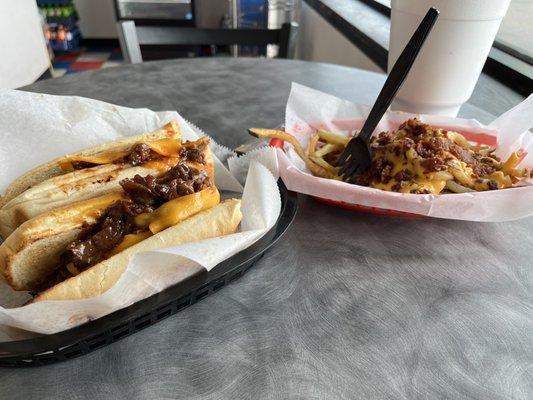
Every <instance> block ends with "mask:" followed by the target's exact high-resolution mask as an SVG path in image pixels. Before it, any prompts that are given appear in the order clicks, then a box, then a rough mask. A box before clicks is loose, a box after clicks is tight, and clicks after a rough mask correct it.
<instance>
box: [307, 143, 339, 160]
mask: <svg viewBox="0 0 533 400" xmlns="http://www.w3.org/2000/svg"><path fill="white" fill-rule="evenodd" d="M343 149H344V147H343V146H341V145H339V144H329V143H328V144H326V145H324V146H322V147H321V148H320V149H318V150H317V151H315V152H314V154H313V155H314V156H315V157H320V158H322V157H324V156H325V155H326V154H329V153H331V152H333V151H338V150H343Z"/></svg>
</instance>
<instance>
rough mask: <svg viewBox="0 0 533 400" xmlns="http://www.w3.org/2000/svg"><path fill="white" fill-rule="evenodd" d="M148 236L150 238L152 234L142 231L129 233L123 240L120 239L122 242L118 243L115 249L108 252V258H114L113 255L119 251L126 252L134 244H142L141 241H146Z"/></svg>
mask: <svg viewBox="0 0 533 400" xmlns="http://www.w3.org/2000/svg"><path fill="white" fill-rule="evenodd" d="M150 236H152V232H150V231H144V232H140V233H130V234H129V235H126V236H124V239H122V242H120V243H119V244H118V246H117V247H115V248H114V249H113V250H111V251H110V252H109V254H108V257H111V256H114V255H115V254H118V253H120V252H121V251H123V250H126V249H127V248H128V247H131V246H133V245H134V244H137V243H139V242H142V241H143V240H145V239H148V238H149V237H150Z"/></svg>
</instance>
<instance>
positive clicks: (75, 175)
mask: <svg viewBox="0 0 533 400" xmlns="http://www.w3.org/2000/svg"><path fill="white" fill-rule="evenodd" d="M178 163H185V164H186V165H188V166H189V167H193V168H197V169H200V170H206V171H208V172H209V175H212V174H213V168H214V166H213V161H212V157H211V154H210V150H209V146H208V139H207V138H201V139H199V140H197V141H194V142H185V143H182V142H181V139H180V132H179V125H178V124H177V123H176V122H171V123H169V124H167V125H165V127H164V128H162V129H161V130H159V131H156V132H153V133H151V134H147V135H140V136H137V137H134V138H128V139H127V140H123V141H119V142H113V143H110V144H107V145H104V146H99V147H97V148H95V149H90V150H85V151H82V152H80V153H77V154H74V155H68V156H65V157H63V158H61V159H57V160H55V161H54V162H51V163H48V164H46V165H44V166H41V167H38V168H36V169H34V170H33V171H30V173H28V174H25V175H24V176H23V177H21V178H19V179H18V180H17V181H20V180H22V181H25V182H29V181H31V183H32V184H31V187H30V188H28V189H26V190H24V191H23V192H22V193H19V194H18V195H16V196H14V197H13V196H12V195H13V194H14V193H15V192H17V191H18V190H19V188H20V187H21V186H27V185H28V183H26V184H24V185H21V184H19V183H17V181H15V183H13V184H12V185H11V186H10V187H9V188H8V190H7V191H6V196H4V199H3V200H4V201H5V200H6V199H9V198H10V197H11V198H10V199H9V200H8V201H7V202H5V203H4V205H3V207H1V208H0V235H1V236H2V237H4V238H7V237H8V236H9V235H10V234H11V232H13V231H14V230H15V229H16V228H17V227H18V226H19V225H20V224H22V223H23V222H25V221H27V220H29V219H31V218H33V217H36V216H38V215H40V214H42V213H45V212H48V211H50V210H53V209H55V208H59V207H62V206H65V205H68V204H72V203H74V202H78V201H81V200H86V199H90V198H93V197H97V196H101V195H103V194H106V193H111V192H115V191H119V190H120V184H119V182H120V181H121V180H123V179H127V178H133V177H134V176H135V175H141V176H145V175H148V174H150V175H154V176H158V175H161V174H163V173H165V172H166V171H168V170H169V169H171V168H172V167H174V166H175V165H177V164H178ZM46 168H48V169H47V175H48V176H49V177H48V178H47V179H44V180H42V181H41V182H37V177H39V176H41V177H42V176H43V175H42V174H39V173H35V171H38V170H43V171H44V170H45V169H46ZM53 174H55V175H54V176H50V175H53ZM25 177H26V178H28V179H25Z"/></svg>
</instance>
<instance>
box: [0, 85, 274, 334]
mask: <svg viewBox="0 0 533 400" xmlns="http://www.w3.org/2000/svg"><path fill="white" fill-rule="evenodd" d="M172 119H175V120H177V121H178V122H179V124H180V127H181V130H182V136H183V138H184V139H185V140H194V139H196V138H198V137H199V136H200V135H202V134H203V132H201V131H200V130H199V129H198V128H196V127H191V126H190V124H188V123H187V122H186V121H185V120H184V119H183V118H182V117H181V116H180V115H179V114H178V113H177V112H168V111H167V112H153V111H150V110H147V109H130V108H126V107H120V106H115V105H112V104H108V103H104V102H100V101H96V100H91V99H85V98H80V97H63V96H50V95H43V94H34V93H26V92H20V91H11V90H9V91H7V90H3V91H0V140H1V141H2V143H3V145H2V147H1V148H0V163H1V164H2V166H4V167H5V168H2V169H0V190H1V191H3V190H4V189H5V188H6V187H7V185H8V184H9V182H11V181H12V180H13V179H15V178H16V177H17V176H19V175H20V174H21V173H23V172H25V171H26V170H28V169H30V168H32V167H34V166H35V165H37V164H39V163H42V162H45V161H47V160H50V159H53V158H55V157H58V156H61V155H62V154H65V153H69V152H73V151H75V150H78V149H81V148H85V147H88V146H91V145H95V144H98V143H101V142H103V141H109V140H114V139H118V138H120V137H123V136H129V135H135V134H140V133H144V132H149V131H152V130H155V129H158V128H160V127H161V126H163V125H164V124H165V123H167V122H169V121H170V120H172ZM212 148H213V150H214V152H215V154H220V155H221V156H222V157H224V158H227V157H228V156H230V155H231V154H233V153H231V151H230V150H229V149H227V148H224V147H223V146H219V145H217V144H213V145H212ZM243 168H245V169H246V170H245V171H244V170H238V171H236V173H238V174H239V175H242V174H247V179H246V184H245V186H244V188H243V187H242V186H241V184H240V183H239V182H238V180H237V179H235V177H233V175H231V173H230V172H229V171H228V170H227V169H226V168H225V167H224V165H223V164H222V163H221V162H220V160H219V159H218V158H217V157H216V156H215V173H216V181H217V187H218V188H219V190H221V192H222V193H223V195H224V193H225V192H242V205H241V209H242V212H243V220H242V222H241V226H240V229H239V231H238V232H237V233H235V234H232V235H228V236H224V237H218V238H214V239H208V240H204V241H200V242H195V243H188V244H184V245H181V246H176V247H171V248H166V249H160V250H157V251H151V252H145V253H142V254H138V255H136V256H134V257H132V259H131V260H130V263H129V265H128V268H127V269H126V271H125V272H124V274H123V275H122V276H121V278H120V279H119V281H118V282H117V283H116V284H115V285H114V286H113V287H112V288H111V289H110V290H108V291H107V292H105V293H104V294H102V295H101V296H98V297H95V298H92V299H85V300H71V301H44V302H39V303H35V304H29V305H26V306H20V305H21V304H23V303H24V302H25V301H26V300H27V299H28V298H29V297H28V295H27V294H26V293H24V292H15V291H13V290H11V288H9V287H8V286H7V284H5V283H3V282H0V303H1V305H2V306H3V307H0V340H2V341H5V340H17V339H22V338H26V337H28V336H31V335H35V333H42V334H50V333H54V332H58V331H62V330H65V329H69V328H72V327H74V326H77V325H80V324H82V323H84V322H86V321H89V320H93V319H96V318H98V317H101V316H103V315H106V314H108V313H111V312H113V311H115V310H118V309H121V308H124V307H126V306H128V305H130V304H132V303H134V302H136V301H138V300H141V299H143V298H146V297H148V296H150V295H152V294H154V293H157V292H159V291H161V290H163V289H164V288H166V287H169V286H171V285H172V284H174V283H176V282H179V281H181V280H183V279H186V278H188V277H189V276H191V275H193V274H194V273H196V272H198V270H199V269H201V268H205V269H207V270H210V269H212V268H213V267H214V266H216V265H217V264H218V263H220V262H221V261H222V260H224V259H226V258H228V257H230V256H232V255H233V254H236V253H237V252H239V251H241V250H242V249H245V248H246V247H248V246H250V245H251V244H252V243H254V242H255V241H256V240H258V239H259V238H260V237H261V236H262V235H264V234H265V233H266V232H267V231H268V230H269V229H270V228H271V227H272V226H273V225H274V223H275V222H276V220H277V218H278V216H279V213H280V208H281V199H280V195H279V190H278V187H277V184H276V178H274V176H273V175H272V174H271V173H270V172H269V170H268V169H267V168H265V167H264V166H263V165H261V164H260V163H258V162H252V163H246V165H245V167H243ZM238 197H240V195H239V196H238ZM8 307H10V308H8Z"/></svg>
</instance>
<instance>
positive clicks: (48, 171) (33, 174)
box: [0, 121, 181, 207]
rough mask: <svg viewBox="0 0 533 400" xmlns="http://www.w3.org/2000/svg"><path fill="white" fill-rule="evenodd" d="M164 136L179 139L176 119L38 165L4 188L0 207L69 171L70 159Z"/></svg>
mask: <svg viewBox="0 0 533 400" xmlns="http://www.w3.org/2000/svg"><path fill="white" fill-rule="evenodd" d="M166 138H169V139H178V140H180V139H181V132H180V127H179V124H178V123H177V122H176V121H172V122H169V123H168V124H166V125H165V126H164V127H163V128H161V129H158V130H156V131H154V132H151V133H147V134H143V135H138V136H131V137H128V138H125V139H121V140H117V141H114V142H110V143H104V144H102V145H99V146H95V147H91V148H89V149H85V150H81V151H79V152H76V153H73V154H67V155H65V156H63V157H60V158H57V159H55V160H52V161H50V162H48V163H46V164H42V165H39V166H38V167H35V168H34V169H32V170H30V171H28V172H26V173H25V174H24V175H21V176H20V177H18V178H17V179H16V180H15V181H13V182H12V183H11V185H9V187H8V188H7V189H6V190H5V193H4V194H3V195H2V196H1V197H0V207H2V206H3V205H4V204H5V203H7V202H8V201H10V200H11V199H13V198H15V197H16V196H18V195H19V194H21V193H22V192H24V191H25V190H27V189H29V188H31V187H33V186H35V185H37V184H38V183H41V182H43V181H45V180H47V179H49V178H53V177H54V176H58V175H63V174H65V173H67V172H69V171H68V169H67V168H66V164H67V162H69V161H70V160H75V159H77V158H83V157H93V156H98V155H104V154H109V153H111V152H120V151H122V150H127V149H130V148H131V146H132V145H135V144H136V143H141V142H144V141H155V140H159V139H166ZM98 164H100V163H98Z"/></svg>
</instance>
